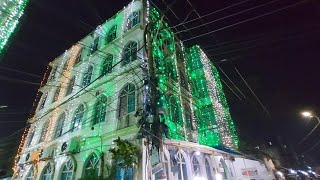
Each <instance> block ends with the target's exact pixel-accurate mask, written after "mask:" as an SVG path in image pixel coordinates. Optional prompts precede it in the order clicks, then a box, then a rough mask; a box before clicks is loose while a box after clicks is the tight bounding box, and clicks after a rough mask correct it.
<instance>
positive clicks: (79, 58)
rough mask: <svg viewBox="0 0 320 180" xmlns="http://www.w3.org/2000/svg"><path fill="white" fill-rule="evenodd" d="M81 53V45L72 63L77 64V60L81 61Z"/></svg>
mask: <svg viewBox="0 0 320 180" xmlns="http://www.w3.org/2000/svg"><path fill="white" fill-rule="evenodd" d="M81 54H82V47H81V49H80V50H79V52H78V54H77V57H76V60H75V61H74V64H78V63H79V62H81V60H82V58H81Z"/></svg>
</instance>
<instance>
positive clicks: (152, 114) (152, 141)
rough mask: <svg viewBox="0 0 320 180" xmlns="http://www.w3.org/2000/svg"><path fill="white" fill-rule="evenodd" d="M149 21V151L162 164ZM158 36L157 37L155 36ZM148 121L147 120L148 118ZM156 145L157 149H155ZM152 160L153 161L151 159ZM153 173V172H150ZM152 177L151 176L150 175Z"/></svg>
mask: <svg viewBox="0 0 320 180" xmlns="http://www.w3.org/2000/svg"><path fill="white" fill-rule="evenodd" d="M147 1H148V0H144V1H143V5H144V13H145V14H144V15H145V16H144V17H147V16H148V15H149V14H148V13H147V11H148V10H149V7H148V2H147ZM148 19H149V22H147V21H145V22H144V25H145V28H144V29H145V41H146V42H145V43H146V52H147V72H148V73H147V76H148V79H147V81H148V83H147V84H148V85H147V86H148V87H149V90H150V91H149V92H150V96H149V97H148V98H149V100H150V101H149V102H148V103H149V104H148V105H147V106H149V108H147V109H148V110H149V112H146V113H147V116H149V117H148V118H147V119H149V118H151V119H152V123H151V132H147V133H148V135H147V143H148V147H149V148H148V151H149V152H150V154H149V157H151V154H153V153H158V157H159V159H158V160H157V161H158V163H161V164H162V162H163V161H162V152H163V151H162V148H163V147H162V135H161V125H160V119H159V113H158V109H157V102H158V98H159V94H158V90H157V89H158V88H157V80H156V75H155V67H154V59H153V56H152V41H153V39H152V27H153V24H152V22H151V19H150V18H149V17H148ZM155 38H156V37H155ZM146 121H147V120H146ZM150 133H152V134H150ZM154 147H155V149H154ZM153 150H156V152H152V151H153ZM149 157H148V158H149ZM149 162H151V161H149ZM149 165H150V168H151V172H152V164H151V163H150V164H149ZM150 175H151V174H150ZM161 176H162V177H163V179H167V178H166V175H165V171H164V170H162V173H161ZM149 177H150V176H149Z"/></svg>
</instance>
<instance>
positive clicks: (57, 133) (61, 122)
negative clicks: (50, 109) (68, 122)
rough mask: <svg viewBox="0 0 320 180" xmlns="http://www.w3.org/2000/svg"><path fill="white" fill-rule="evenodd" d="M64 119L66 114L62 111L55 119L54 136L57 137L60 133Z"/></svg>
mask: <svg viewBox="0 0 320 180" xmlns="http://www.w3.org/2000/svg"><path fill="white" fill-rule="evenodd" d="M65 119H66V114H65V113H62V114H61V115H60V116H59V118H58V121H57V124H56V129H55V133H54V138H58V137H60V136H61V135H62V130H63V125H64V121H65Z"/></svg>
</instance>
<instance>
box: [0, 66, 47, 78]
mask: <svg viewBox="0 0 320 180" xmlns="http://www.w3.org/2000/svg"><path fill="white" fill-rule="evenodd" d="M0 70H6V71H12V72H16V73H20V74H24V75H27V76H31V77H35V78H41V76H39V75H36V74H32V73H28V72H24V71H20V70H16V69H11V68H8V67H3V66H0Z"/></svg>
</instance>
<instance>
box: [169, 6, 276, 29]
mask: <svg viewBox="0 0 320 180" xmlns="http://www.w3.org/2000/svg"><path fill="white" fill-rule="evenodd" d="M277 1H280V0H273V1H270V2H267V3H264V4H261V5H258V6H254V7H252V8H249V9H246V10H243V11H240V12H237V13H233V14H230V15H228V16H224V17H222V18H219V19H215V20H213V21H210V22H206V23H204V24H200V25H198V26H192V27H191V28H189V29H188V30H192V29H196V28H199V27H202V26H205V25H208V24H211V23H214V22H218V21H220V20H224V19H227V18H229V17H233V16H236V15H238V14H242V13H245V12H248V11H251V10H254V9H257V8H260V7H262V6H265V5H268V4H272V3H274V2H277ZM182 32H186V30H181V31H178V32H176V33H175V34H179V33H182Z"/></svg>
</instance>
